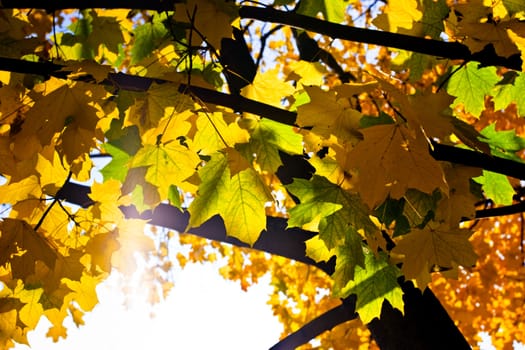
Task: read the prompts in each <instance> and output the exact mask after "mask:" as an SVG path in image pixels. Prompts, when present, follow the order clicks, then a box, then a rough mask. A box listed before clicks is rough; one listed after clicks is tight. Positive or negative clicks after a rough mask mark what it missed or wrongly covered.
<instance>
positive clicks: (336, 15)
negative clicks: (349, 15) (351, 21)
mask: <svg viewBox="0 0 525 350" xmlns="http://www.w3.org/2000/svg"><path fill="white" fill-rule="evenodd" d="M351 2H354V1H350V2H348V1H346V0H321V1H319V0H306V1H303V2H301V3H300V6H299V8H298V9H297V13H300V14H302V15H305V16H310V17H316V16H317V14H318V13H319V12H320V13H322V14H323V17H324V18H325V19H326V20H327V21H330V22H335V23H341V22H342V21H343V20H344V13H345V12H346V8H347V6H348V5H349V3H351Z"/></svg>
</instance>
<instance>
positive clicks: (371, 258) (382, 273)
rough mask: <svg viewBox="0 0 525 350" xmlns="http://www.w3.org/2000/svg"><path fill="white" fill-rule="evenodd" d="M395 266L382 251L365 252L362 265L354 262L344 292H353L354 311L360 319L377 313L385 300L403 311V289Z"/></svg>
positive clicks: (379, 312) (370, 317) (368, 319)
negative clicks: (374, 252)
mask: <svg viewBox="0 0 525 350" xmlns="http://www.w3.org/2000/svg"><path fill="white" fill-rule="evenodd" d="M399 275H400V272H399V269H398V268H397V267H396V266H394V265H390V264H389V263H388V262H387V261H386V257H385V255H384V254H379V255H377V256H376V255H374V254H372V253H371V252H368V253H367V254H365V267H364V268H363V267H360V266H357V267H356V269H355V274H354V280H353V281H351V282H349V283H348V286H347V287H346V288H347V293H344V294H343V295H349V294H352V293H355V294H356V295H357V302H356V311H357V313H358V314H359V318H360V319H361V321H363V323H369V322H370V321H372V320H373V319H374V318H376V317H379V316H380V314H381V308H382V306H383V303H384V302H385V301H387V302H389V303H390V305H392V307H394V308H395V309H398V310H399V311H401V313H404V302H403V291H402V290H401V287H400V286H399V284H398V282H397V278H398V277H399Z"/></svg>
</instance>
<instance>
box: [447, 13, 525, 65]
mask: <svg viewBox="0 0 525 350" xmlns="http://www.w3.org/2000/svg"><path fill="white" fill-rule="evenodd" d="M465 22H466V21H461V22H460V23H459V24H460V30H459V32H458V33H457V35H463V36H465V37H466V38H465V40H464V43H465V45H467V46H468V47H469V49H470V51H471V52H479V51H482V50H483V49H484V48H485V47H486V46H487V45H492V46H493V47H494V49H495V51H496V53H497V54H498V55H499V56H502V57H509V56H512V55H514V54H517V53H519V50H518V48H517V47H516V45H515V42H516V37H513V38H511V37H510V36H509V31H510V32H513V33H519V34H520V36H523V32H524V30H525V24H523V23H521V21H520V20H517V19H510V20H505V21H499V22H497V23H491V22H485V23H480V21H479V20H478V21H477V22H466V23H465ZM511 35H512V34H511Z"/></svg>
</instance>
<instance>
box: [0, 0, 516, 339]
mask: <svg viewBox="0 0 525 350" xmlns="http://www.w3.org/2000/svg"><path fill="white" fill-rule="evenodd" d="M2 6H3V7H2V13H1V16H0V45H1V52H2V57H0V69H1V74H0V80H1V81H2V87H1V88H0V97H1V98H0V101H1V104H0V120H1V123H2V126H1V127H0V141H1V142H0V172H1V173H2V176H3V178H4V183H3V185H2V186H0V198H2V202H3V203H4V204H5V210H4V218H3V220H2V221H1V222H0V232H1V235H0V249H1V254H0V256H1V261H0V266H1V267H0V276H1V277H0V278H1V281H2V285H3V288H2V290H1V291H0V298H1V299H0V300H1V302H0V305H1V307H0V325H1V327H2V328H1V332H0V334H1V337H0V342H1V343H2V346H3V347H4V348H9V347H11V346H12V345H13V342H22V343H25V342H27V340H26V334H27V332H28V331H30V330H31V329H33V328H34V327H35V326H36V324H37V322H38V320H39V319H40V318H41V317H42V316H45V317H46V318H48V319H49V320H50V321H51V323H52V324H53V326H52V328H51V329H50V330H49V333H48V335H49V336H50V337H53V339H55V340H58V339H59V338H60V337H65V336H66V333H65V329H64V327H63V326H62V322H63V320H64V318H65V317H67V316H68V315H70V316H71V317H73V319H74V320H75V322H77V324H80V323H81V322H82V321H81V316H82V313H83V312H86V311H90V310H91V309H92V308H93V307H94V306H95V305H96V303H97V297H96V292H95V287H96V285H97V284H98V283H100V281H102V280H103V279H104V278H105V277H107V275H108V274H109V273H110V271H111V270H112V269H118V270H119V271H121V272H123V273H130V272H131V271H133V269H134V264H135V259H134V257H135V255H136V254H137V253H140V254H142V255H143V256H144V257H145V258H146V259H148V261H149V262H150V265H149V266H151V269H150V271H148V274H150V275H152V276H155V282H156V283H155V284H154V285H153V286H152V288H156V289H152V297H153V299H155V298H158V297H159V296H160V295H162V293H164V294H165V293H167V292H168V291H169V288H170V286H171V283H173V281H171V280H170V279H169V277H167V276H169V274H166V272H169V270H170V268H171V266H172V264H173V263H175V262H178V263H179V264H181V265H184V264H185V263H186V262H187V261H206V260H213V259H214V256H216V255H217V254H221V255H223V256H225V257H227V258H228V264H227V265H226V266H224V267H223V269H222V270H221V272H222V273H223V274H224V276H226V277H227V278H230V279H233V280H239V281H240V283H241V286H242V287H243V288H247V286H249V285H250V284H251V283H254V282H256V281H257V279H258V278H259V277H260V276H262V275H263V274H265V273H267V272H271V273H272V284H273V285H274V286H275V293H274V295H272V296H271V298H270V304H271V305H272V307H273V308H274V311H275V313H276V314H277V315H278V316H279V318H280V320H281V321H282V322H283V324H284V325H285V331H284V334H283V337H284V336H286V337H284V338H283V340H282V341H281V342H279V343H278V344H276V345H275V347H274V348H275V349H286V348H293V347H295V346H299V345H301V344H305V343H307V342H308V341H309V340H310V339H312V338H314V337H316V336H318V341H320V342H321V345H322V347H323V348H330V347H333V348H336V349H339V348H345V349H346V348H349V347H356V348H357V347H359V346H363V347H368V346H369V343H370V342H371V341H372V340H371V338H373V341H374V342H375V343H373V344H377V345H379V346H380V347H382V348H393V349H396V348H400V349H405V348H407V347H413V348H426V349H430V348H439V349H442V348H454V349H460V348H468V347H469V345H468V344H471V345H473V344H476V342H477V341H478V336H479V332H480V331H486V332H488V333H489V334H490V335H491V337H492V340H493V342H494V343H495V344H496V345H497V346H498V347H500V348H506V347H510V346H512V342H513V341H524V337H525V335H524V334H523V332H524V327H520V326H521V325H522V321H523V319H522V318H523V316H522V315H523V307H524V298H523V283H524V279H523V276H524V273H525V266H524V265H525V264H524V261H525V257H524V252H523V243H524V234H523V232H524V229H523V226H522V222H523V217H522V214H521V213H522V211H523V208H524V204H523V202H522V198H523V186H522V182H521V181H520V180H522V179H523V174H525V167H524V165H523V164H522V163H523V162H522V158H521V156H522V150H523V149H524V148H525V141H524V139H523V138H522V137H521V135H522V134H523V130H522V119H521V117H520V116H521V115H523V114H524V113H525V109H524V108H525V107H524V106H525V104H524V101H523V94H522V91H523V81H524V80H523V79H524V78H523V62H524V61H523V55H524V53H523V52H524V51H523V50H524V47H525V27H524V26H525V24H524V22H523V20H524V18H525V6H524V5H522V4H521V3H520V2H518V1H501V2H494V3H490V2H485V1H468V2H464V3H463V2H452V1H450V2H447V1H445V0H438V1H430V0H429V1H427V0H411V1H406V0H390V1H388V2H387V3H386V4H384V3H379V2H377V1H375V2H367V1H343V0H337V1H313V0H311V1H304V0H302V1H299V2H295V1H288V0H281V1H277V0H276V1H274V2H273V3H271V2H269V4H268V5H262V4H260V3H253V4H252V3H250V2H244V1H243V2H241V3H240V4H236V3H234V2H230V1H223V0H188V1H187V2H182V1H158V2H157V1H149V2H148V4H144V3H143V2H141V3H136V4H135V3H133V2H132V1H126V2H125V3H124V2H121V1H117V0H111V1H104V2H103V3H102V2H100V3H99V2H97V1H92V2H90V3H89V6H88V5H86V6H82V8H77V9H70V8H74V7H75V6H78V5H77V4H73V3H71V4H64V3H62V2H60V3H59V2H54V1H51V2H50V1H46V2H45V3H39V2H37V1H30V0H28V1H20V0H19V1H16V3H15V2H14V1H9V0H7V1H6V0H4V1H2ZM373 27H375V28H377V29H373ZM101 157H104V158H109V157H110V159H111V160H110V162H109V163H108V164H107V165H105V166H104V168H103V169H102V170H101V172H102V175H103V181H102V182H94V183H93V182H92V181H91V182H90V180H92V176H91V170H92V169H93V163H94V160H95V159H97V158H101ZM488 217H497V218H496V219H487V218H488ZM151 225H153V226H151ZM156 226H163V227H167V228H170V229H173V230H175V231H177V232H189V233H191V234H192V235H184V234H182V235H174V234H172V233H167V231H164V230H158V229H155V228H154V227H156ZM152 227H153V228H152ZM145 232H148V233H149V234H145ZM199 237H200V238H199ZM202 238H208V239H211V241H210V240H206V241H204V240H202ZM174 239H179V240H180V241H181V242H182V243H183V244H188V245H191V251H190V253H189V254H188V255H183V254H178V255H177V256H176V257H174V256H173V255H172V254H170V252H169V249H168V248H169V243H170V241H171V240H174ZM217 242H226V243H231V244H233V246H235V248H233V247H232V246H230V245H223V244H219V243H217ZM209 247H212V248H213V249H210V248H209ZM243 247H244V248H243ZM247 247H250V248H251V249H248V248H247ZM261 252H269V253H271V254H272V255H273V256H272V257H271V258H269V257H268V256H267V255H265V254H262V253H261ZM290 259H292V260H290ZM435 295H436V296H437V297H438V299H439V300H438V299H436V297H435ZM440 301H441V303H443V305H444V307H445V308H446V309H447V311H448V312H449V314H450V315H451V317H452V319H451V318H450V317H449V316H448V314H447V312H445V309H444V308H443V306H442V305H441V303H440ZM294 310H299V312H295V311H294ZM452 320H454V321H452ZM336 326H337V327H336ZM333 327H336V328H334V329H333V330H332V331H330V332H325V331H326V330H330V329H332V328H333ZM312 346H313V345H311V344H306V345H304V348H311V347H312ZM372 346H376V345H372Z"/></svg>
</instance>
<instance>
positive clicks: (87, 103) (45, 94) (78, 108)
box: [15, 78, 108, 164]
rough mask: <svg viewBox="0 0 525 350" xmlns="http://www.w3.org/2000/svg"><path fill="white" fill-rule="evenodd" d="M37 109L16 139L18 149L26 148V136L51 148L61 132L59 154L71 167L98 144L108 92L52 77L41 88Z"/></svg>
mask: <svg viewBox="0 0 525 350" xmlns="http://www.w3.org/2000/svg"><path fill="white" fill-rule="evenodd" d="M38 88H39V89H40V91H42V95H41V96H37V98H36V101H35V104H34V106H33V107H32V108H31V109H30V110H29V111H28V112H27V113H26V119H25V121H24V123H23V125H22V130H21V132H20V133H19V134H17V135H16V138H15V154H16V153H17V148H20V149H22V148H23V147H24V143H26V142H27V141H26V139H25V138H26V137H28V136H30V135H36V136H37V137H38V140H39V141H40V143H41V145H42V146H45V145H49V144H50V143H51V142H52V139H53V137H54V135H55V134H57V133H60V134H61V136H59V145H61V146H57V151H59V152H60V154H61V155H65V157H66V159H67V161H68V162H69V163H70V164H71V163H72V162H73V161H74V160H75V159H77V158H78V157H79V156H80V155H81V154H83V153H87V152H89V151H90V150H91V148H92V147H94V145H95V128H96V126H97V123H98V121H99V118H100V117H102V116H104V115H105V112H104V111H103V110H102V108H101V107H100V105H99V103H100V102H101V101H103V100H104V99H105V98H106V97H107V96H108V92H107V91H106V90H105V89H104V87H102V86H91V85H89V84H86V83H81V82H77V83H72V84H71V85H69V84H68V83H67V82H66V81H64V80H59V79H56V78H51V79H50V80H48V81H46V82H45V83H42V84H41V85H40V86H39V87H38Z"/></svg>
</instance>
